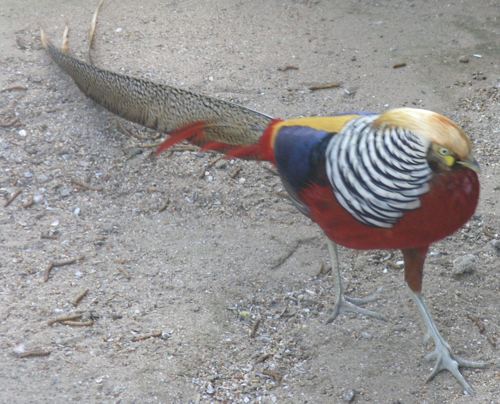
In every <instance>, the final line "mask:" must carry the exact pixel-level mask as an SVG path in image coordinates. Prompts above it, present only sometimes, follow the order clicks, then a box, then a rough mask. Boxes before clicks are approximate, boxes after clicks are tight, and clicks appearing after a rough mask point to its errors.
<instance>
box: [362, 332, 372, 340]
mask: <svg viewBox="0 0 500 404" xmlns="http://www.w3.org/2000/svg"><path fill="white" fill-rule="evenodd" d="M361 337H362V338H364V339H372V338H373V335H371V334H370V333H369V332H367V331H362V332H361Z"/></svg>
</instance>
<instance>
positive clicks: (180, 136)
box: [156, 119, 282, 162]
mask: <svg viewBox="0 0 500 404" xmlns="http://www.w3.org/2000/svg"><path fill="white" fill-rule="evenodd" d="M279 122H282V121H281V120H279V119H275V120H273V121H272V122H271V124H270V125H268V127H267V128H266V129H265V130H264V132H263V134H262V136H261V137H260V138H259V140H258V142H256V143H253V144H240V145H235V144H229V143H224V142H222V141H212V140H211V139H212V138H214V136H213V135H212V136H211V137H210V138H208V137H207V136H206V130H207V129H214V126H213V125H210V124H207V123H206V122H203V121H198V122H194V123H192V124H189V125H186V126H183V127H182V128H180V129H177V130H175V131H173V132H171V133H170V134H169V137H168V138H167V139H165V140H164V141H163V142H162V143H161V144H160V145H159V146H158V148H157V149H156V155H159V154H161V153H163V152H164V151H166V150H168V149H169V148H170V147H172V146H174V145H176V144H178V143H180V142H183V141H188V142H189V143H192V144H194V145H197V146H200V147H201V150H202V151H207V150H212V151H217V152H221V153H224V154H225V155H226V157H227V158H240V159H245V160H262V161H270V162H274V149H273V144H274V134H275V131H276V124H278V123H279ZM215 137H216V136H215Z"/></svg>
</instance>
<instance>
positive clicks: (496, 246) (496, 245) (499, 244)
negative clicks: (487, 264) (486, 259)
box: [491, 240, 500, 256]
mask: <svg viewBox="0 0 500 404" xmlns="http://www.w3.org/2000/svg"><path fill="white" fill-rule="evenodd" d="M491 246H492V247H493V250H495V252H496V253H497V256H500V240H492V241H491Z"/></svg>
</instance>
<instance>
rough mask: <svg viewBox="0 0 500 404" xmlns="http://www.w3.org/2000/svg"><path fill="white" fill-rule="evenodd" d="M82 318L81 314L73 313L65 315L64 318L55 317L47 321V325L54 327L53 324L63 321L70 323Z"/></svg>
mask: <svg viewBox="0 0 500 404" xmlns="http://www.w3.org/2000/svg"><path fill="white" fill-rule="evenodd" d="M80 318H82V314H81V313H75V314H66V315H64V316H60V317H56V318H53V319H51V320H49V321H47V324H48V325H54V324H55V323H62V322H63V321H72V320H78V319H80Z"/></svg>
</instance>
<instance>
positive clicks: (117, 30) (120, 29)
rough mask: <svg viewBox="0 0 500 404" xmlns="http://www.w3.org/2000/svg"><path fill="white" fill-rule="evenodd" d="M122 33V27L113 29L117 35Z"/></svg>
mask: <svg viewBox="0 0 500 404" xmlns="http://www.w3.org/2000/svg"><path fill="white" fill-rule="evenodd" d="M122 31H123V28H122V27H118V28H117V29H115V32H118V33H120V32H122Z"/></svg>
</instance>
